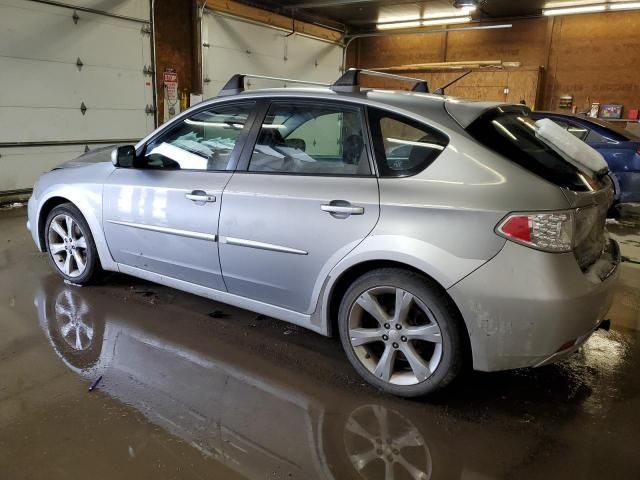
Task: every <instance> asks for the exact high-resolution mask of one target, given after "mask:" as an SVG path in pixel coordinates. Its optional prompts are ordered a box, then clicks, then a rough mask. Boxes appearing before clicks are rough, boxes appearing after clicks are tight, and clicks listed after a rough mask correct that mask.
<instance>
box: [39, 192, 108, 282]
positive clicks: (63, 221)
mask: <svg viewBox="0 0 640 480" xmlns="http://www.w3.org/2000/svg"><path fill="white" fill-rule="evenodd" d="M45 228H46V233H45V240H46V244H47V252H49V260H50V261H51V264H52V265H53V266H54V268H55V270H56V271H57V272H58V274H60V276H62V277H63V278H65V279H66V280H69V281H70V282H73V283H77V284H80V285H85V284H87V283H90V282H91V281H92V280H94V279H95V278H96V277H97V275H98V274H99V273H100V270H101V269H100V261H99V258H98V251H97V250H96V245H95V242H94V240H93V236H92V235H91V230H90V229H89V225H88V224H87V222H86V220H85V219H84V217H83V216H82V213H80V210H78V208H77V207H76V206H75V205H73V204H71V203H64V204H62V205H58V206H57V207H55V208H53V209H52V210H51V212H50V213H49V215H48V216H47V223H46V227H45Z"/></svg>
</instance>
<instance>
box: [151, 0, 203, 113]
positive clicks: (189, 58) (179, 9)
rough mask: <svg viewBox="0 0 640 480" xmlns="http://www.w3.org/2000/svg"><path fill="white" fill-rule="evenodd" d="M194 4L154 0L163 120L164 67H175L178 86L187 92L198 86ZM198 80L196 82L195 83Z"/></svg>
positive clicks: (158, 85) (159, 106)
mask: <svg viewBox="0 0 640 480" xmlns="http://www.w3.org/2000/svg"><path fill="white" fill-rule="evenodd" d="M195 17H196V14H195V8H194V2H193V1H192V0H158V1H156V2H155V12H154V19H155V33H156V38H155V47H156V88H157V91H158V105H157V109H158V120H159V122H160V123H162V122H163V121H164V119H163V116H164V85H163V78H162V74H163V72H164V69H165V68H175V69H176V71H177V73H178V89H179V90H180V91H182V90H183V89H187V91H188V92H192V91H194V89H195V87H197V89H199V88H200V87H199V83H200V81H199V79H198V75H199V74H198V73H196V71H195V70H196V65H197V64H196V62H195V55H196V53H197V54H199V52H196V49H195V42H196V38H195V35H196V32H197V29H196V28H195ZM196 84H197V85H196Z"/></svg>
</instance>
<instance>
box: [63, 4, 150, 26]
mask: <svg viewBox="0 0 640 480" xmlns="http://www.w3.org/2000/svg"><path fill="white" fill-rule="evenodd" d="M59 3H64V4H67V5H73V6H78V7H84V8H91V9H94V10H99V11H103V12H109V13H112V14H114V15H122V16H123V17H130V18H137V19H139V20H146V21H149V20H150V18H149V17H150V14H149V13H150V12H149V0H72V1H71V0H63V1H60V2H59ZM78 14H81V12H78Z"/></svg>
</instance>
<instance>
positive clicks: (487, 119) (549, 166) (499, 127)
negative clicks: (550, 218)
mask: <svg viewBox="0 0 640 480" xmlns="http://www.w3.org/2000/svg"><path fill="white" fill-rule="evenodd" d="M467 131H468V132H469V133H470V134H471V135H472V136H473V137H474V138H475V139H476V140H477V141H479V142H480V143H482V144H483V145H485V146H486V147H488V148H490V149H491V150H493V151H494V152H496V153H499V154H500V155H502V156H504V157H506V158H508V159H509V160H511V161H512V162H514V163H517V164H518V165H520V166H522V167H524V168H526V169H527V170H529V171H530V172H532V173H534V174H536V175H538V176H540V177H542V178H544V179H546V180H548V181H550V182H552V183H554V184H556V185H558V186H561V187H565V188H569V189H571V190H574V191H589V190H592V189H594V188H598V187H599V182H598V180H596V179H595V178H592V177H590V176H588V175H586V174H585V173H584V172H581V171H580V170H579V169H578V168H577V167H575V166H574V165H572V164H571V163H569V162H568V161H566V160H565V159H564V158H562V156H561V155H559V154H558V153H557V152H556V151H555V150H553V148H551V147H550V146H549V145H547V144H546V143H545V142H543V141H542V140H540V139H539V138H538V137H536V133H535V122H534V120H533V119H531V118H530V117H529V116H528V115H527V114H526V112H525V111H524V110H521V109H517V110H507V109H505V108H504V107H499V108H496V109H493V110H491V111H489V112H487V113H485V114H484V115H482V116H480V117H479V118H478V119H476V120H475V121H474V122H473V123H472V124H471V125H469V127H468V128H467Z"/></svg>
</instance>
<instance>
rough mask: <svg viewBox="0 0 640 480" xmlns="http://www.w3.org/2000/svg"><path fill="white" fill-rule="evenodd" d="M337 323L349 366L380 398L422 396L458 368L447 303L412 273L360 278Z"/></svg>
mask: <svg viewBox="0 0 640 480" xmlns="http://www.w3.org/2000/svg"><path fill="white" fill-rule="evenodd" d="M338 317H339V318H338V321H339V329H340V339H341V341H342V345H343V347H344V350H345V352H346V354H347V357H348V358H349V361H350V362H351V364H352V365H353V367H354V368H355V369H356V370H357V371H358V373H360V375H362V377H364V378H365V379H366V380H367V381H368V382H369V383H371V384H373V385H375V386H377V387H379V388H380V389H382V390H384V391H386V392H389V393H392V394H394V395H399V396H404V397H415V396H422V395H426V394H428V393H432V392H434V391H436V390H438V389H440V388H443V387H444V386H446V385H447V384H449V383H450V382H451V381H452V380H453V379H454V378H455V376H456V375H457V374H458V373H459V372H460V370H461V368H462V364H463V359H464V352H463V348H464V344H463V342H462V337H461V328H460V325H459V323H458V319H457V316H456V312H455V309H454V307H453V306H452V304H451V300H450V299H449V298H448V297H447V296H446V294H444V292H442V291H441V289H440V287H438V286H437V285H435V284H433V282H431V281H430V280H429V279H427V278H426V277H423V276H421V275H419V274H417V273H414V272H410V271H407V270H402V269H397V268H385V269H379V270H374V271H371V272H368V273H366V274H364V275H363V276H361V277H360V278H358V279H357V280H356V281H355V282H354V283H353V284H352V285H351V287H350V288H349V289H348V290H347V292H346V294H345V295H344V297H343V299H342V302H341V304H340V309H339V313H338Z"/></svg>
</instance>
